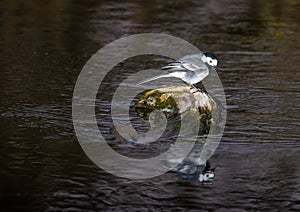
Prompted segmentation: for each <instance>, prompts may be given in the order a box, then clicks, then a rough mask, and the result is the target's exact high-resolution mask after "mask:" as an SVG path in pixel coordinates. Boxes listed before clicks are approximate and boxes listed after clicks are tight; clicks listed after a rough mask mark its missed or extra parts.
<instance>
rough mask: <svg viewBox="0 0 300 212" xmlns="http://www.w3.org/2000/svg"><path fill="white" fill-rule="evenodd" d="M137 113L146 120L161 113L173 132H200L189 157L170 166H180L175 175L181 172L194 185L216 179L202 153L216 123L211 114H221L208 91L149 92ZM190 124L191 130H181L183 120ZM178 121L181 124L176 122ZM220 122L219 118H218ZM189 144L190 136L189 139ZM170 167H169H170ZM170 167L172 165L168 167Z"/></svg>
mask: <svg viewBox="0 0 300 212" xmlns="http://www.w3.org/2000/svg"><path fill="white" fill-rule="evenodd" d="M135 108H136V111H137V112H138V113H139V115H140V116H141V117H143V118H147V117H148V116H149V114H150V113H151V112H153V111H154V110H160V111H162V112H163V113H164V114H165V116H166V118H167V120H168V123H172V125H171V128H172V129H179V128H181V127H183V128H186V129H188V128H193V129H195V128H197V127H198V128H199V135H200V136H199V137H198V139H197V142H196V144H195V146H194V147H193V149H192V151H191V152H190V153H189V155H188V156H187V157H186V158H184V159H183V160H182V159H179V158H176V155H174V158H170V160H169V161H168V162H167V163H169V164H172V163H173V164H175V163H176V164H179V165H178V166H177V168H176V169H175V171H178V173H179V175H180V179H182V180H189V181H190V180H191V181H194V180H195V181H200V182H203V181H212V180H213V178H214V169H211V167H210V165H209V163H206V159H204V158H201V157H200V155H201V152H202V150H203V144H204V143H205V138H206V136H205V135H206V134H208V133H209V130H210V126H211V124H212V123H213V122H216V121H217V120H214V119H213V118H212V117H216V116H212V111H213V110H214V109H216V111H220V108H222V106H221V105H219V103H218V102H217V101H214V99H213V98H212V97H210V96H209V94H207V93H206V92H205V91H202V90H199V89H196V88H190V87H189V86H177V87H176V86H170V87H164V88H159V89H156V90H151V91H148V92H147V93H146V94H145V95H143V96H142V97H141V98H140V99H139V101H138V102H137V103H136V105H135ZM191 115H192V116H193V115H195V116H196V117H197V122H195V123H197V124H198V125H199V126H196V125H195V123H194V122H193V119H192V118H194V117H192V116H191ZM187 117H188V120H191V121H190V122H188V123H184V124H185V125H188V126H182V124H183V123H181V122H180V120H181V121H182V120H183V118H187ZM178 118H179V121H174V120H177V119H178ZM217 119H218V117H217ZM186 140H187V142H188V140H189V136H188V135H187V136H186ZM207 151H208V152H209V150H207ZM167 166H168V165H167ZM169 166H170V165H169Z"/></svg>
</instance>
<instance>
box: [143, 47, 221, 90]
mask: <svg viewBox="0 0 300 212" xmlns="http://www.w3.org/2000/svg"><path fill="white" fill-rule="evenodd" d="M217 66H218V59H217V57H216V56H215V55H214V54H212V53H209V52H205V53H199V54H192V55H186V56H184V57H182V58H180V59H179V60H178V61H174V62H171V63H169V64H167V65H166V66H163V67H162V68H161V70H163V71H166V72H165V73H163V74H161V75H158V76H155V77H152V78H150V79H147V80H145V81H143V82H140V83H138V84H137V85H141V84H144V83H147V82H150V81H153V80H157V79H160V78H165V77H175V78H179V79H181V80H182V81H183V82H185V83H186V84H188V85H191V86H193V85H194V84H197V83H199V82H201V81H202V80H203V79H204V78H205V77H207V76H208V75H209V71H210V70H212V69H215V68H216V67H217Z"/></svg>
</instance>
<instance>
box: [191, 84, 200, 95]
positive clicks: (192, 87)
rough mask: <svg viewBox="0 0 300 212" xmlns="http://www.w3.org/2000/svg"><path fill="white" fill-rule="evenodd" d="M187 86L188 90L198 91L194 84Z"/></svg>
mask: <svg viewBox="0 0 300 212" xmlns="http://www.w3.org/2000/svg"><path fill="white" fill-rule="evenodd" d="M189 86H190V90H191V91H192V93H193V94H194V93H197V92H198V91H199V89H198V88H197V87H196V86H194V85H189ZM193 90H194V91H193Z"/></svg>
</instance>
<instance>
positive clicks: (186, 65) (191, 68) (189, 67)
mask: <svg viewBox="0 0 300 212" xmlns="http://www.w3.org/2000/svg"><path fill="white" fill-rule="evenodd" d="M181 65H182V67H184V68H185V69H187V70H189V71H196V70H199V69H201V68H200V67H199V66H197V65H195V64H193V63H188V62H185V61H182V62H181Z"/></svg>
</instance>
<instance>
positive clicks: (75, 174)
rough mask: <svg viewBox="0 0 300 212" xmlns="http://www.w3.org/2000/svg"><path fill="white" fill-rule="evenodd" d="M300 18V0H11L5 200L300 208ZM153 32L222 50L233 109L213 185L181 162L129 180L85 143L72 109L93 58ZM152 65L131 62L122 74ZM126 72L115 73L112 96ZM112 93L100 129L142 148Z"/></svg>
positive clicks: (68, 206) (39, 204)
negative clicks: (112, 115) (114, 111)
mask: <svg viewBox="0 0 300 212" xmlns="http://www.w3.org/2000/svg"><path fill="white" fill-rule="evenodd" d="M299 17H300V3H299V1H297V0H279V1H271V0H265V1H260V0H234V1H228V0H220V1H214V0H208V1H201V2H200V1H196V0H188V1H181V0H175V1H170V0H167V1H151V2H150V1H136V0H129V1H122V2H117V1H98V0H79V1H68V0H64V1H61V0H51V1H38V0H32V1H21V0H3V1H1V2H0V67H1V71H0V87H1V89H0V94H1V95H0V141H1V142H0V167H1V169H0V171H1V175H0V192H1V193H0V201H1V208H3V209H4V211H8V210H21V211H27V210H33V211H41V210H45V211H57V210H90V211H99V210H117V211H120V210H127V211H132V210H133V211H134V210H138V211H141V210H151V211H155V210H165V211H168V210H174V211H177V210H178V211H181V210H192V211H193V210H195V211H198V210H201V209H202V210H219V211H226V210H228V211H242V210H271V209H275V210H283V209H289V210H300V165H299V160H300V154H299V153H300V145H299V139H300V131H299V114H300V104H299V103H300V95H299V90H300V75H299V73H300V72H299V69H300V60H299V58H300V51H299V47H300V41H299V37H300V24H299V23H300V18H299ZM145 32H156V33H165V34H170V35H174V36H177V37H180V38H182V39H185V40H187V41H188V42H190V43H192V44H193V45H195V46H197V47H198V48H199V49H200V50H203V51H211V52H214V53H215V54H216V55H217V56H218V58H219V60H220V65H219V71H218V73H219V76H220V78H221V80H222V83H223V86H224V89H225V93H226V99H227V109H228V111H227V112H228V117H227V123H226V128H225V133H224V136H223V138H222V141H221V143H220V145H219V146H218V149H217V151H216V152H215V154H214V155H213V156H212V157H211V159H210V161H211V164H213V166H216V167H217V168H216V177H215V180H214V181H213V182H212V183H209V184H203V185H202V184H195V183H194V182H181V181H180V180H178V177H177V175H176V173H173V172H168V173H166V174H164V175H161V176H159V177H155V178H152V179H147V180H128V179H123V178H118V177H115V176H113V175H111V174H108V173H106V172H105V171H103V170H101V169H99V168H98V167H97V166H96V165H94V164H93V163H92V162H91V161H90V160H89V159H88V157H87V156H86V155H85V153H84V152H83V150H82V149H81V147H80V145H79V143H78V141H77V138H76V136H75V132H74V129H73V124H72V114H71V108H72V94H73V89H74V86H75V83H76V80H77V77H78V75H79V73H80V71H81V69H82V67H83V66H84V64H85V63H86V61H87V60H88V59H89V58H90V57H91V56H92V55H93V54H94V53H95V52H96V51H97V50H98V49H100V48H101V47H103V46H104V45H106V44H108V43H109V42H112V41H114V40H116V39H119V38H121V37H125V36H127V35H132V34H136V33H145ZM167 62H168V61H167V60H166V59H163V58H159V59H157V58H156V59H155V58H154V59H153V58H152V59H151V58H150V59H149V58H148V61H147V63H148V64H152V65H153V64H154V65H163V64H165V63H167ZM141 63H145V61H144V60H143V61H141V60H133V61H131V62H129V63H128V64H127V65H125V66H124V68H123V69H122V70H123V71H124V72H123V74H125V75H126V74H130V73H132V71H133V70H135V69H140V68H141ZM121 79H122V77H120V78H118V76H114V77H112V78H107V81H106V82H107V86H106V89H105V92H102V94H101V95H102V97H103V98H104V99H105V98H106V96H107V97H109V96H110V95H111V93H112V91H111V90H110V88H111V85H114V83H115V82H116V80H117V81H118V80H121ZM102 103H103V104H102V105H103V108H104V109H103V110H101V111H102V112H101V113H100V114H98V115H99V116H100V117H102V118H103V119H100V122H101V121H103V123H104V125H105V126H108V127H106V128H105V127H104V128H103V129H101V132H102V133H103V134H105V135H106V138H107V140H108V142H109V143H111V144H112V145H113V146H114V148H115V149H118V150H119V151H121V152H123V153H125V154H126V152H128V153H129V152H131V151H132V148H133V147H131V146H130V145H123V144H122V142H120V141H119V140H118V139H119V138H118V137H116V136H114V132H113V131H112V130H111V128H110V126H111V123H109V121H108V122H107V123H106V119H105V117H106V116H108V115H109V102H105V101H104V100H103V102H102ZM105 107H106V109H105ZM98 121H99V120H98ZM100 128H101V127H100ZM142 152H143V151H142Z"/></svg>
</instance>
